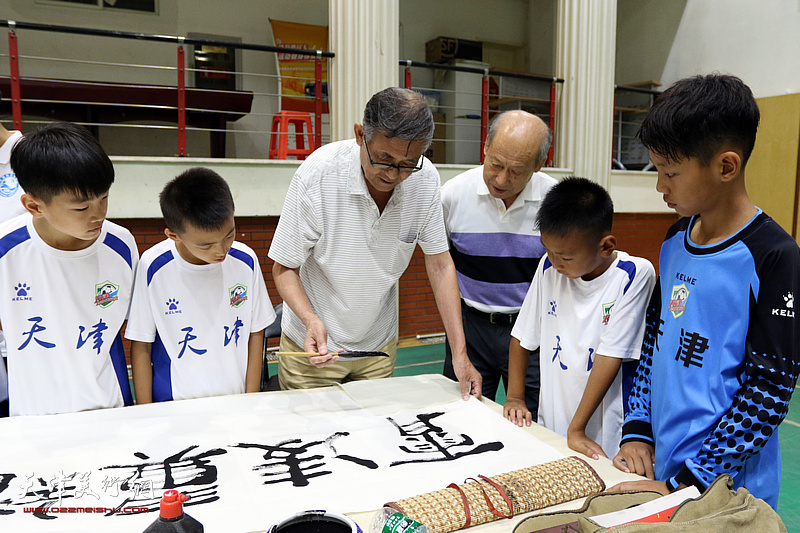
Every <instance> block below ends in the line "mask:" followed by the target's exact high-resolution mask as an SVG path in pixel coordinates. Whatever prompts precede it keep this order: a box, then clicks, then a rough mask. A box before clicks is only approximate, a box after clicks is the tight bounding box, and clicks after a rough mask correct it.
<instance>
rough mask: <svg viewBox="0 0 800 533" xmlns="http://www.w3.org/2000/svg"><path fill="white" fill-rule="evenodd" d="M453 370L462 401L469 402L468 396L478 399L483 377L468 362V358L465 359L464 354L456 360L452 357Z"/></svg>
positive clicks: (465, 355)
mask: <svg viewBox="0 0 800 533" xmlns="http://www.w3.org/2000/svg"><path fill="white" fill-rule="evenodd" d="M453 370H454V371H455V373H456V377H457V378H458V383H459V384H460V385H461V397H462V398H463V399H464V400H469V397H470V396H474V397H475V398H478V399H480V397H481V385H482V383H483V377H482V376H481V373H480V372H478V371H477V370H476V369H475V367H474V366H472V363H470V362H469V357H467V354H466V353H465V354H464V355H463V356H462V357H459V358H458V359H456V358H455V357H453Z"/></svg>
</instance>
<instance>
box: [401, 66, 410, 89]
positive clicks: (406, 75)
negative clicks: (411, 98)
mask: <svg viewBox="0 0 800 533" xmlns="http://www.w3.org/2000/svg"><path fill="white" fill-rule="evenodd" d="M404 78H405V79H404V83H403V87H405V88H406V89H410V88H411V61H410V60H407V61H406V69H405V71H404Z"/></svg>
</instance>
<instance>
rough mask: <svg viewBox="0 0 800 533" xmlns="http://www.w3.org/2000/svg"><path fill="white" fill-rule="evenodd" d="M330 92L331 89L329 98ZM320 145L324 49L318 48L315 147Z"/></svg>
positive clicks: (315, 76) (315, 90)
mask: <svg viewBox="0 0 800 533" xmlns="http://www.w3.org/2000/svg"><path fill="white" fill-rule="evenodd" d="M330 94H331V93H330V90H329V91H328V99H329V100H330ZM328 105H330V104H328ZM320 146H322V50H317V56H316V62H315V63H314V148H319V147H320Z"/></svg>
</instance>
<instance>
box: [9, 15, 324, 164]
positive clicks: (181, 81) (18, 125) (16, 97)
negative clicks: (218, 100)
mask: <svg viewBox="0 0 800 533" xmlns="http://www.w3.org/2000/svg"><path fill="white" fill-rule="evenodd" d="M2 26H6V27H8V48H9V73H10V76H9V81H10V93H11V113H12V121H13V125H14V129H16V130H22V107H23V106H22V103H23V99H22V97H21V93H22V90H21V85H22V82H23V79H22V78H21V77H20V74H19V72H20V55H19V52H18V38H17V29H26V30H40V31H48V32H57V33H68V34H79V35H90V36H101V37H112V38H122V39H137V40H145V41H157V42H166V43H175V44H177V65H176V67H177V68H176V70H177V81H176V84H175V87H174V90H175V95H176V96H175V100H174V102H175V104H173V105H174V107H173V109H175V113H176V116H175V121H176V122H177V125H178V154H179V155H180V156H186V155H187V152H186V130H187V111H199V112H200V113H202V112H203V111H204V110H203V109H200V110H198V109H192V108H191V107H190V106H187V87H186V70H187V69H186V57H185V50H184V45H185V44H191V45H204V44H208V45H212V46H214V45H216V46H226V47H230V48H234V49H243V50H255V51H263V52H273V53H291V54H295V55H298V54H299V55H307V56H313V57H314V60H315V68H314V106H313V107H314V115H315V121H314V122H315V131H314V137H315V145H316V146H321V145H322V115H323V112H324V106H323V89H322V86H323V80H322V62H323V61H327V59H328V58H331V57H334V54H333V53H331V52H324V51H321V50H301V49H296V48H286V47H280V46H267V45H258V44H246V43H234V42H225V41H215V40H210V39H196V38H188V37H178V36H166V35H153V34H144V33H129V32H119V31H108V30H96V29H90V28H76V27H69V26H55V25H47V24H34V23H27V22H14V21H8V20H0V27H2ZM37 81H43V80H37ZM58 81H59V82H69V81H71V80H58ZM76 81H78V82H80V80H76ZM88 83H89V84H92V83H91V82H88ZM100 83H108V82H100ZM93 85H98V83H95V84H93ZM160 88H163V87H160ZM277 96H278V98H280V95H277ZM42 102H43V101H42V100H39V103H42ZM44 102H47V100H45V101H44ZM61 102H62V101H61V100H55V101H54V103H61ZM69 103H72V104H76V103H77V104H87V105H88V104H96V105H100V106H109V105H112V104H114V103H113V102H91V101H80V102H74V101H73V102H69ZM117 104H118V105H119V106H122V107H124V106H129V107H131V108H132V107H138V108H141V107H143V106H142V104H139V103H135V104H128V103H117ZM154 107H156V106H154ZM162 108H163V106H162ZM212 133H213V132H212ZM223 146H224V143H223Z"/></svg>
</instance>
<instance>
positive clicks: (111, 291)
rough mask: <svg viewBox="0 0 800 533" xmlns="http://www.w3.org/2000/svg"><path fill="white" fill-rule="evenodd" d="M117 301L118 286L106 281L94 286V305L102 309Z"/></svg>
mask: <svg viewBox="0 0 800 533" xmlns="http://www.w3.org/2000/svg"><path fill="white" fill-rule="evenodd" d="M117 300H119V285H115V284H114V283H111V282H110V281H108V280H106V281H104V282H103V283H99V284H97V285H95V286H94V305H99V306H100V307H102V308H103V309H105V308H106V307H108V306H109V305H111V304H113V303H114V302H116V301H117Z"/></svg>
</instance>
